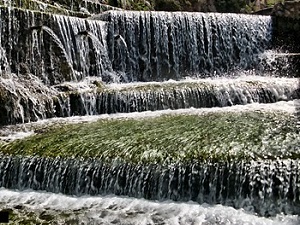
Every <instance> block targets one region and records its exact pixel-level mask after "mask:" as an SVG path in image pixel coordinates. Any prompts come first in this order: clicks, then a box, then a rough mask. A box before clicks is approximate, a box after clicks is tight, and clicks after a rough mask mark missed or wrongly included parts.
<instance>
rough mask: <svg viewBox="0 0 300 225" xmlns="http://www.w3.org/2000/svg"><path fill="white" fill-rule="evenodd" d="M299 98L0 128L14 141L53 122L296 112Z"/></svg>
mask: <svg viewBox="0 0 300 225" xmlns="http://www.w3.org/2000/svg"><path fill="white" fill-rule="evenodd" d="M299 104H300V101H299V100H294V101H288V102H285V101H280V102H276V103H269V104H261V103H252V104H248V105H235V106H230V107H213V108H199V109H195V108H189V109H176V110H171V109H168V110H157V111H144V112H132V113H114V114H102V115H92V116H73V117H66V118H57V117H56V118H50V119H44V120H39V121H37V122H31V123H24V124H17V125H8V126H4V127H2V128H1V129H0V141H1V140H2V141H13V140H16V139H22V138H25V137H28V136H30V135H33V134H34V133H35V132H41V131H42V130H43V129H47V126H49V125H53V124H68V123H86V122H95V121H97V120H101V119H144V118H153V117H158V116H163V115H183V114H185V115H199V116H201V115H205V114H207V113H241V112H255V111H259V112H266V113H268V112H274V113H276V112H283V113H287V114H294V113H296V110H297V109H296V105H299Z"/></svg>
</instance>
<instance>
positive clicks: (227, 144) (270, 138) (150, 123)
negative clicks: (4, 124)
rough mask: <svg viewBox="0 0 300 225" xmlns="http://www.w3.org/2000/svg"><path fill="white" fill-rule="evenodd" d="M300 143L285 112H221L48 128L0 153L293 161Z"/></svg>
mask: <svg viewBox="0 0 300 225" xmlns="http://www.w3.org/2000/svg"><path fill="white" fill-rule="evenodd" d="M297 146H300V139H299V135H298V132H297V127H296V123H295V118H294V116H293V115H292V114H289V113H287V112H280V111H276V112H271V111H270V112H262V111H249V112H244V111H243V112H225V111H224V112H222V111H219V112H217V113H212V112H211V113H206V114H203V115H164V116H159V117H154V118H140V119H132V118H131V119H130V118H127V119H124V118H123V119H113V120H112V119H104V120H99V121H97V122H92V123H81V124H69V125H59V126H57V125H56V126H54V127H50V128H49V129H45V130H42V131H41V132H39V133H38V134H36V135H34V136H30V137H28V138H25V139H22V140H16V141H13V142H11V143H8V144H6V145H3V146H2V147H1V145H0V149H1V152H2V153H5V154H10V155H34V156H42V157H57V156H59V157H72V158H73V157H80V158H81V157H83V158H90V157H92V158H98V159H101V160H103V161H106V162H111V161H112V160H116V159H117V160H121V161H125V162H130V163H156V162H157V163H174V162H190V161H206V160H209V161H211V160H212V161H223V160H235V159H238V160H239V159H243V160H245V159H246V160H247V159H254V160H255V159H285V158H290V159H296V158H298V155H299V148H298V147H297Z"/></svg>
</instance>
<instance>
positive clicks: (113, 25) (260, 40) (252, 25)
mask: <svg viewBox="0 0 300 225" xmlns="http://www.w3.org/2000/svg"><path fill="white" fill-rule="evenodd" d="M100 19H102V20H105V21H108V22H109V24H108V41H107V42H108V47H109V57H110V59H111V61H112V64H113V68H114V70H115V71H118V72H119V73H125V74H126V77H127V79H128V80H130V81H152V80H166V79H171V78H172V79H180V78H182V77H183V76H211V74H219V75H221V74H224V73H228V72H229V71H232V70H235V69H240V70H248V69H253V68H256V67H257V66H258V63H259V61H260V59H259V56H260V53H262V52H263V51H264V50H265V49H266V48H268V47H269V46H270V42H271V37H272V35H271V33H272V22H271V18H270V17H263V16H249V15H234V14H212V13H208V14H206V13H186V12H178V13H169V12H118V11H113V12H107V13H104V14H102V15H101V16H100ZM114 35H118V36H119V37H122V38H123V40H124V42H125V43H126V45H124V44H120V43H117V42H116V40H115V39H113V38H111V37H112V36H114ZM122 42H123V41H122Z"/></svg>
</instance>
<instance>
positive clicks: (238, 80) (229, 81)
mask: <svg viewBox="0 0 300 225" xmlns="http://www.w3.org/2000/svg"><path fill="white" fill-rule="evenodd" d="M253 73H254V74H255V72H253V71H243V72H239V74H238V76H237V77H225V76H224V77H209V78H204V79H199V78H194V77H186V78H184V79H182V80H179V81H176V80H168V81H164V82H156V81H152V82H131V83H112V84H108V85H107V87H108V88H110V89H117V90H121V89H124V88H130V87H140V86H151V85H156V86H164V85H167V84H172V85H178V84H187V83H193V84H207V85H208V84H210V85H224V86H226V85H227V86H229V85H239V84H242V83H245V82H258V83H259V84H262V83H265V84H273V85H276V84H277V85H289V86H296V87H297V85H298V84H299V80H298V79H297V78H286V77H270V76H255V75H254V74H253Z"/></svg>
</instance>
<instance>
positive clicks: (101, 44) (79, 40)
mask: <svg viewBox="0 0 300 225" xmlns="http://www.w3.org/2000/svg"><path fill="white" fill-rule="evenodd" d="M0 11H1V12H0V15H1V20H2V21H4V23H2V26H1V30H0V33H1V42H0V43H1V47H2V48H3V49H4V51H5V55H6V58H8V59H10V60H11V59H14V60H13V61H12V62H10V66H11V71H12V72H15V73H18V70H19V68H18V67H19V64H20V63H25V64H26V65H28V67H29V69H30V72H31V73H32V74H34V75H36V76H37V77H39V78H40V79H41V80H42V81H43V82H44V83H45V84H47V85H53V84H58V83H61V82H63V81H76V80H81V79H82V78H85V77H87V76H98V77H101V76H102V75H103V76H105V75H106V74H108V73H109V72H112V71H111V65H110V62H109V59H108V55H107V51H106V49H107V46H106V40H105V23H104V22H101V21H92V20H84V19H79V18H75V17H66V16H60V15H52V14H51V15H50V14H44V13H38V12H33V11H26V10H20V9H15V8H13V9H10V8H6V7H0ZM7 21H13V23H8V22H7ZM87 31H88V32H89V33H90V35H89V36H91V37H93V38H84V37H83V35H82V33H83V32H87ZM9 40H10V41H9ZM12 40H13V41H12ZM2 57H4V56H2Z"/></svg>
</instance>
